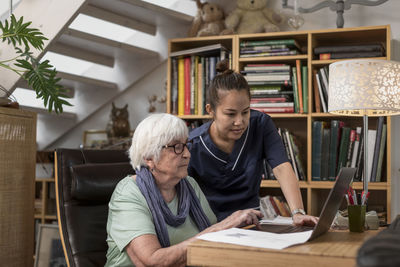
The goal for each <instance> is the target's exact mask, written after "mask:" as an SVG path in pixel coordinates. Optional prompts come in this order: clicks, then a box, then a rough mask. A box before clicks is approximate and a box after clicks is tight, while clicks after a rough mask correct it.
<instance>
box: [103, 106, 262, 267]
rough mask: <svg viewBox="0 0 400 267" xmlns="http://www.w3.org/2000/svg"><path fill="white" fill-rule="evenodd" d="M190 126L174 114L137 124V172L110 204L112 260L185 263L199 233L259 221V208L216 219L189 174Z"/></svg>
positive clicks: (134, 145) (142, 263) (110, 262)
mask: <svg viewBox="0 0 400 267" xmlns="http://www.w3.org/2000/svg"><path fill="white" fill-rule="evenodd" d="M187 138H188V129H187V126H186V124H185V123H184V122H183V121H182V120H181V119H179V118H177V117H175V116H173V115H170V114H154V115H150V116H149V117H147V118H146V119H144V120H143V121H142V122H141V123H139V125H138V126H137V128H136V130H135V133H134V135H133V138H132V146H131V148H130V150H129V155H130V158H131V164H132V166H133V167H134V168H135V169H136V175H135V176H128V177H126V178H124V179H123V180H121V181H120V182H119V183H118V185H117V186H116V188H115V190H114V193H113V195H112V197H111V200H110V204H109V214H108V222H107V233H108V238H107V243H108V246H109V248H108V252H107V263H106V266H185V264H186V248H187V245H188V244H189V242H191V241H193V240H194V237H195V236H196V235H199V234H202V233H206V232H213V231H218V230H222V229H227V228H231V227H240V226H244V225H247V224H258V220H259V218H260V217H261V216H262V215H261V213H260V212H259V211H256V210H240V211H237V212H235V213H233V214H232V215H231V216H229V217H228V218H226V219H225V220H223V221H221V222H219V223H216V221H217V219H216V217H215V215H214V213H213V212H212V210H211V208H210V206H209V204H208V202H207V200H206V198H205V196H204V194H203V192H202V191H201V189H200V188H199V186H198V184H197V183H196V181H195V180H194V179H193V178H191V177H189V176H187V167H188V164H189V160H190V153H189V150H188V148H187V145H188V144H187Z"/></svg>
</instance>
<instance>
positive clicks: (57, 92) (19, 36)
mask: <svg viewBox="0 0 400 267" xmlns="http://www.w3.org/2000/svg"><path fill="white" fill-rule="evenodd" d="M30 24H31V22H24V21H23V17H21V18H20V19H19V20H17V19H16V18H15V16H14V15H11V17H10V19H9V20H6V21H5V22H4V24H3V23H1V22H0V39H1V40H2V42H7V44H8V45H11V46H13V48H14V50H15V52H16V56H15V57H13V58H10V59H5V60H0V67H3V68H6V69H8V70H10V71H13V72H15V73H17V74H18V75H19V76H21V77H22V78H23V79H24V80H26V81H27V83H28V85H29V86H30V87H32V89H33V90H35V92H36V97H37V98H41V99H43V104H44V106H45V107H47V109H48V111H49V112H51V111H52V110H54V111H55V112H56V113H61V112H62V111H63V105H68V106H71V104H70V103H69V102H68V101H67V100H66V98H68V96H67V95H66V94H65V93H66V90H65V89H64V88H63V87H62V86H61V85H60V84H59V82H60V80H61V78H57V77H56V75H57V71H56V69H55V68H54V67H53V66H52V65H51V64H50V63H49V61H48V60H44V61H42V62H40V61H39V60H37V59H36V58H34V57H33V53H32V52H31V48H34V49H37V50H39V51H43V46H44V41H45V40H47V38H46V37H45V36H44V35H43V33H42V32H40V31H39V30H38V29H35V28H30V27H29V26H30ZM0 89H2V91H4V92H5V93H6V96H7V99H8V98H9V97H11V96H10V93H9V92H8V91H7V90H6V89H5V88H3V87H2V86H1V85H0ZM0 95H1V92H0ZM3 101H4V100H3ZM10 102H11V101H10ZM0 105H1V102H0Z"/></svg>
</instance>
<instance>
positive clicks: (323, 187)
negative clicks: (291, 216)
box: [167, 25, 391, 221]
mask: <svg viewBox="0 0 400 267" xmlns="http://www.w3.org/2000/svg"><path fill="white" fill-rule="evenodd" d="M279 39H295V40H296V41H297V42H298V43H299V44H300V46H301V47H302V49H301V53H299V54H298V55H289V56H270V57H245V58H243V57H242V58H241V57H240V56H239V45H240V42H242V41H250V40H251V41H252V40H279ZM218 43H219V44H223V45H224V46H225V47H226V48H228V49H230V50H231V51H232V55H231V60H232V64H231V65H232V68H233V69H234V70H236V71H241V70H243V68H244V66H245V65H246V64H248V63H262V64H269V63H285V64H288V65H291V66H295V64H296V60H300V61H301V64H302V65H303V66H307V67H308V88H306V90H308V96H309V97H308V99H307V100H306V101H308V102H307V103H308V107H309V112H308V113H302V114H299V113H280V114H279V113H275V114H270V115H271V117H272V118H273V120H274V122H275V124H276V126H277V127H282V128H287V129H288V130H289V131H291V132H293V133H294V134H295V135H296V137H297V138H298V139H299V141H300V143H301V151H300V155H301V157H302V158H303V161H305V162H304V163H303V164H304V165H305V168H306V173H307V179H306V180H305V181H301V182H300V187H301V192H302V196H303V201H304V205H305V207H306V209H307V212H308V213H310V214H313V215H319V213H320V211H321V209H322V205H323V203H324V201H325V199H326V197H327V193H328V192H329V189H330V188H331V187H332V186H333V183H334V182H332V181H312V180H311V167H312V145H313V140H312V123H313V121H315V120H322V121H327V122H329V121H330V120H332V119H340V120H342V121H344V122H345V123H346V125H349V126H351V127H352V128H354V127H357V126H362V124H363V123H362V118H357V117H344V116H333V115H331V114H329V113H321V112H319V113H316V112H315V107H314V94H313V75H312V73H313V70H315V69H319V68H322V67H324V66H327V65H329V64H331V63H333V62H336V61H338V60H319V59H318V58H317V57H316V56H315V55H314V53H313V49H314V48H315V47H317V46H327V45H343V44H364V43H380V44H382V46H383V47H384V49H385V51H386V53H385V54H386V56H384V57H379V59H390V55H391V47H390V26H389V25H385V26H373V27H359V28H344V29H329V30H312V31H297V32H277V33H264V34H244V35H229V36H213V37H199V38H181V39H172V40H169V44H168V45H169V47H168V49H169V53H172V52H176V51H180V50H185V49H191V48H196V47H202V46H206V45H211V44H218ZM172 70H173V67H172V57H169V59H168V70H167V71H168V73H167V75H168V76H167V77H168V86H167V112H168V113H172V105H171V101H172V77H176V76H174V75H173V71H172ZM179 117H181V118H182V119H185V120H200V119H209V118H210V117H209V116H208V115H183V116H179ZM376 120H377V119H376V118H370V122H369V125H370V129H371V128H374V129H375V127H376ZM386 124H387V139H386V152H385V154H384V155H385V156H384V159H385V160H384V165H383V166H384V167H383V179H382V182H375V183H372V182H371V183H370V184H369V190H370V191H371V196H370V199H369V202H368V204H369V206H370V207H371V208H372V207H378V208H379V207H383V209H384V212H386V216H387V217H386V219H387V221H391V214H390V210H391V203H390V202H391V200H390V198H391V177H390V175H391V174H390V170H391V119H390V117H387V118H386ZM353 185H354V188H355V189H357V190H361V189H362V183H361V182H355V183H354V184H353ZM261 191H262V192H261V194H281V192H280V186H279V184H278V182H277V181H273V180H263V181H262V183H261Z"/></svg>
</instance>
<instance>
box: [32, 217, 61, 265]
mask: <svg viewBox="0 0 400 267" xmlns="http://www.w3.org/2000/svg"><path fill="white" fill-rule="evenodd" d="M34 267H67V262H66V260H65V256H64V250H63V246H62V243H61V238H60V232H59V230H58V225H57V224H39V231H38V236H37V241H36V251H35V265H34Z"/></svg>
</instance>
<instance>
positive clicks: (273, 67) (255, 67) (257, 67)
mask: <svg viewBox="0 0 400 267" xmlns="http://www.w3.org/2000/svg"><path fill="white" fill-rule="evenodd" d="M244 71H290V66H289V65H286V64H247V65H246V66H245V67H244Z"/></svg>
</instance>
